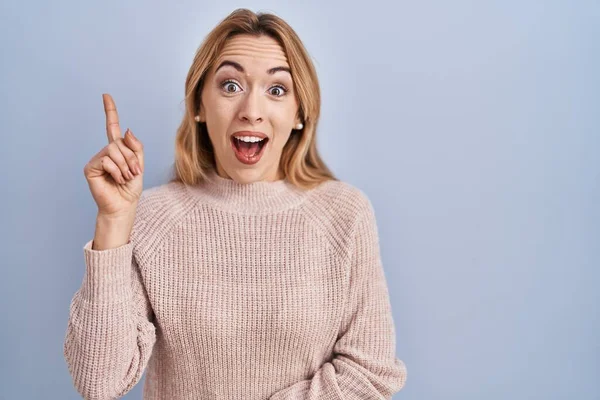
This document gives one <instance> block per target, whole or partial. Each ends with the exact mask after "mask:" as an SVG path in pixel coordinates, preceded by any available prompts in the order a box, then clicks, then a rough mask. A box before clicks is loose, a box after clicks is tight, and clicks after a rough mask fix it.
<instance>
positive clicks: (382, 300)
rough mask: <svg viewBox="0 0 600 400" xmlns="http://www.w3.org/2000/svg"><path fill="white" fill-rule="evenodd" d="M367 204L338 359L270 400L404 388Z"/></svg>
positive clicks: (373, 395) (343, 399)
mask: <svg viewBox="0 0 600 400" xmlns="http://www.w3.org/2000/svg"><path fill="white" fill-rule="evenodd" d="M365 204H366V207H363V210H364V211H361V214H362V216H361V217H359V219H358V222H357V223H356V225H355V229H354V233H353V239H352V241H351V245H350V246H351V247H350V248H351V251H350V253H349V260H350V284H349V290H348V296H347V301H346V303H345V307H346V308H345V313H344V317H343V320H342V324H341V327H340V332H339V334H338V339H337V341H336V343H335V345H334V347H333V358H332V360H331V362H326V363H324V364H323V365H322V366H321V367H320V368H319V369H318V370H317V371H316V372H315V374H314V375H313V376H312V378H311V379H307V380H302V381H299V382H297V383H295V384H293V385H291V386H288V387H286V388H284V389H283V390H280V391H278V392H276V393H275V394H273V395H272V396H271V397H270V399H271V400H301V399H303V400H309V399H311V400H312V399H314V400H316V399H319V400H365V399H391V397H392V395H393V394H394V393H396V392H398V391H400V389H402V387H403V386H404V385H405V382H406V377H407V369H406V365H405V364H404V362H403V361H401V360H400V359H398V358H396V356H395V347H396V337H395V327H394V321H393V317H392V311H391V304H390V299H389V292H388V287H387V283H386V280H385V275H384V270H383V267H382V263H381V258H380V251H379V237H378V232H377V225H376V220H375V214H374V210H373V208H372V205H371V203H370V201H369V200H368V198H367V202H366V203H365Z"/></svg>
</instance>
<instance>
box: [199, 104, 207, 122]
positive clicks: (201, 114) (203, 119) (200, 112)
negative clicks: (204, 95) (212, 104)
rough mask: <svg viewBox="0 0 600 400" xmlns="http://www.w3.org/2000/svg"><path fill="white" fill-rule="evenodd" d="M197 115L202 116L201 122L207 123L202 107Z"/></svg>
mask: <svg viewBox="0 0 600 400" xmlns="http://www.w3.org/2000/svg"><path fill="white" fill-rule="evenodd" d="M197 115H199V116H200V121H199V122H205V120H206V118H205V116H204V107H202V106H200V109H199V110H198V113H197Z"/></svg>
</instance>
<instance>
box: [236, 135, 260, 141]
mask: <svg viewBox="0 0 600 400" xmlns="http://www.w3.org/2000/svg"><path fill="white" fill-rule="evenodd" d="M235 138H236V139H238V140H241V141H242V142H250V143H253V142H260V141H262V140H264V139H261V138H258V137H256V136H235Z"/></svg>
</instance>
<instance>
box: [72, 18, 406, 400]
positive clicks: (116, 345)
mask: <svg viewBox="0 0 600 400" xmlns="http://www.w3.org/2000/svg"><path fill="white" fill-rule="evenodd" d="M185 92H186V114H185V116H184V118H183V122H182V123H181V126H180V128H179V130H178V132H177V139H176V162H175V171H174V172H175V175H174V177H173V179H172V180H171V181H169V182H168V183H166V184H164V185H161V186H157V187H154V188H150V189H146V190H143V191H142V179H143V170H144V155H143V145H142V143H141V142H140V141H139V140H138V139H136V138H135V137H134V135H133V134H132V133H131V131H129V129H128V130H127V132H126V134H125V135H124V137H121V131H120V127H119V123H118V116H117V111H116V107H115V105H114V102H113V100H112V98H111V97H110V96H109V95H105V96H103V99H104V107H105V112H106V118H107V132H108V139H109V144H108V145H107V146H106V147H105V148H104V149H102V150H101V151H100V152H99V153H98V154H96V155H95V156H94V157H93V158H92V159H91V160H90V162H89V163H88V164H87V165H86V167H85V169H84V171H85V176H86V179H87V181H88V184H89V186H90V190H91V192H92V195H93V197H94V200H95V201H96V203H97V205H98V217H97V223H96V231H95V235H94V238H93V239H92V240H90V241H89V242H88V243H87V244H86V245H85V246H84V255H85V262H86V271H85V275H84V279H83V283H82V285H81V287H80V289H79V290H78V291H77V292H76V293H75V295H74V297H73V299H72V302H71V308H70V318H69V323H68V328H67V333H66V337H65V343H64V355H65V358H66V361H67V364H68V367H69V371H70V373H71V376H72V378H73V382H74V385H75V387H76V389H77V390H78V391H79V393H80V394H81V395H83V396H84V397H85V398H94V399H110V398H115V397H120V396H122V395H124V394H125V393H127V392H128V391H129V390H131V388H132V387H133V386H134V385H135V384H136V383H137V382H139V380H140V379H141V377H142V374H143V372H144V371H147V373H146V381H145V384H144V388H143V393H144V399H172V400H176V399H236V400H237V399H278V400H282V399H340V400H341V399H374V398H382V397H383V398H391V396H392V394H393V393H395V392H397V391H399V390H400V389H401V388H402V387H403V386H404V384H405V381H406V366H405V364H404V363H403V362H402V361H401V360H399V359H397V358H396V356H395V329H394V322H393V319H392V313H391V305H390V301H389V293H388V288H387V284H386V281H385V276H384V272H383V268H382V265H381V259H380V254H379V243H378V236H377V226H376V221H375V215H374V212H373V208H372V205H371V202H370V201H369V199H368V198H367V197H366V195H365V194H364V193H363V192H362V191H361V190H359V189H358V188H356V187H354V186H351V185H350V184H348V183H344V182H341V181H339V180H337V179H336V178H334V177H333V175H332V173H331V172H330V171H329V169H328V168H327V167H326V166H325V164H324V163H323V161H322V160H321V158H320V157H319V154H318V152H317V150H316V136H315V135H316V126H317V121H318V119H319V110H320V97H319V86H318V81H317V76H316V73H315V70H314V66H313V65H312V62H311V61H310V58H309V56H308V55H307V52H306V50H305V49H304V47H303V45H302V42H301V41H300V39H299V38H298V37H297V35H296V33H295V32H294V31H293V30H292V28H291V27H290V26H288V25H287V24H286V23H285V22H284V21H283V20H281V19H280V18H278V17H276V16H274V15H271V14H254V13H253V12H251V11H249V10H245V9H238V10H236V11H234V12H233V13H232V14H230V15H229V16H228V17H227V18H226V19H224V20H223V21H222V22H221V23H220V24H219V25H218V26H217V27H216V28H215V29H214V30H213V31H212V32H211V33H210V34H209V35H208V37H207V38H206V39H205V41H204V42H203V43H202V45H201V47H200V48H199V50H198V52H197V54H196V57H195V59H194V61H193V64H192V67H191V69H190V72H189V74H188V76H187V80H186V86H185Z"/></svg>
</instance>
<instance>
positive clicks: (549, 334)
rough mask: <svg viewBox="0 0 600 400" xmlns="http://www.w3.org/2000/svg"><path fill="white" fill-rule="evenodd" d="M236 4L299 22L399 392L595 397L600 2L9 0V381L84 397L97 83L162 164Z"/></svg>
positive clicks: (0, 352)
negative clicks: (373, 225) (389, 310)
mask: <svg viewBox="0 0 600 400" xmlns="http://www.w3.org/2000/svg"><path fill="white" fill-rule="evenodd" d="M237 7H247V8H250V9H252V10H254V11H260V10H263V11H272V12H275V13H277V14H278V15H280V16H281V17H283V18H284V19H285V20H286V21H288V22H289V23H290V24H291V25H292V27H293V28H294V29H295V30H296V31H297V32H298V34H299V35H300V37H301V38H302V40H303V41H304V43H305V45H306V47H307V49H308V51H309V52H310V54H311V55H312V57H313V58H314V62H315V64H316V67H317V70H318V74H319V78H320V81H321V85H322V94H323V106H322V119H321V123H320V129H319V138H318V143H319V148H320V150H321V152H322V154H323V156H324V158H325V160H326V161H327V162H328V164H329V165H330V167H331V168H332V170H333V171H334V172H335V173H336V174H337V175H338V176H339V177H340V178H341V179H343V180H345V181H348V182H350V183H352V184H354V185H356V186H358V187H359V188H361V189H363V190H364V191H365V192H366V193H367V195H368V196H369V197H370V198H371V200H372V202H373V204H374V207H375V211H376V214H377V218H378V226H379V230H380V236H381V251H382V258H383V263H384V268H385V272H386V276H387V279H388V285H389V288H390V292H391V299H392V303H393V312H394V320H395V323H396V327H397V355H398V357H399V358H401V359H402V360H403V361H404V362H405V363H406V365H407V367H408V380H407V384H406V386H405V388H404V389H403V390H402V391H401V392H400V393H398V394H397V395H396V396H394V398H395V399H400V398H402V399H418V400H422V399H427V400H434V399H445V400H448V399H457V400H459V399H460V400H467V399H473V400H475V399H477V400H480V399H487V400H496V399H498V400H499V399H502V400H504V399H545V400H547V399H577V400H591V399H600V389H599V388H598V381H597V379H598V377H599V376H600V341H599V339H598V338H599V336H600V312H599V304H600V291H599V290H598V286H599V284H600V273H599V267H600V245H599V243H600V237H599V236H600V228H599V227H600V210H599V204H600V160H599V159H600V157H599V155H598V152H599V150H600V129H599V128H600V74H599V72H598V71H600V39H599V38H600V6H599V3H598V2H592V1H589V2H586V1H573V2H568V1H562V2H559V1H526V2H521V1H493V2H490V1H488V2H481V1H464V0H459V1H453V2H446V1H439V2H432V1H420V2H410V3H409V2H391V1H390V2H381V1H379V2H378V1H370V2H368V3H366V4H364V3H363V4H360V3H355V4H354V5H349V4H348V3H347V2H342V1H337V2H333V1H332V2H326V1H312V2H311V1H306V2H303V3H302V4H301V3H300V2H296V3H294V4H287V3H285V2H275V1H273V2H267V1H264V2H260V1H255V2H246V3H242V2H233V1H218V2H217V1H212V2H202V1H193V2H192V1H182V2H166V1H165V2H156V1H144V2H142V1H130V2H117V1H102V2H100V1H98V2H95V4H91V3H90V2H82V1H55V2H41V1H40V2H32V1H20V2H17V1H3V2H2V5H1V8H0V43H1V58H2V63H1V66H0V76H1V90H0V116H1V123H2V128H1V129H2V143H1V151H2V156H1V157H0V163H2V165H1V166H2V174H1V179H2V181H1V182H0V183H1V187H2V197H1V198H2V207H1V208H0V209H1V212H2V216H1V218H2V224H1V225H2V228H1V232H0V233H1V235H2V237H1V241H0V243H2V279H0V312H1V320H0V325H1V326H2V328H1V329H0V380H1V382H0V398H1V399H76V398H79V396H78V395H77V393H76V392H75V390H74V388H73V387H72V384H71V378H70V376H69V375H68V371H67V366H66V363H65V361H64V359H63V354H62V345H63V339H64V335H65V330H66V325H67V318H68V308H69V307H68V306H69V302H70V300H71V298H72V296H73V294H74V292H75V291H76V290H77V289H78V287H79V285H80V284H81V281H82V278H83V272H84V258H83V249H82V247H83V245H84V244H85V243H86V242H87V241H88V240H90V239H91V238H92V237H93V234H94V224H95V215H96V207H95V203H94V202H93V199H92V197H91V195H90V193H89V188H88V186H87V183H86V181H85V178H84V176H83V167H84V165H85V164H86V162H87V161H88V160H89V159H90V158H91V157H92V156H93V155H94V154H95V153H96V152H98V151H99V150H100V149H101V148H102V147H103V146H105V145H106V144H107V138H106V133H105V127H104V123H105V122H104V112H103V108H102V97H101V96H102V93H105V92H108V93H111V94H112V95H113V97H114V99H115V101H116V103H117V107H118V109H119V112H120V117H121V123H122V127H123V130H124V129H125V128H126V127H130V128H131V129H132V130H133V132H135V134H136V135H138V137H139V138H140V139H141V140H142V141H143V142H144V145H145V154H146V160H147V161H146V177H145V187H146V188H148V187H153V186H155V185H158V184H161V183H163V182H164V181H165V180H166V178H167V177H168V172H169V169H170V167H171V163H172V160H173V153H174V151H173V148H174V137H175V131H176V128H177V126H178V124H179V122H180V120H181V116H182V113H183V94H184V92H183V88H184V80H185V76H186V73H187V71H188V68H189V66H190V64H191V62H192V57H193V55H194V52H195V51H196V49H197V47H198V46H199V44H200V42H201V40H202V39H203V38H204V36H205V35H206V34H207V33H208V32H209V31H210V30H211V29H212V28H213V27H214V26H215V25H216V24H217V23H218V22H219V21H220V20H221V19H222V18H224V17H225V16H226V15H227V14H228V13H230V12H231V11H233V9H235V8H237ZM142 385H143V382H140V383H139V384H138V385H137V386H136V387H135V388H134V389H133V390H132V391H131V392H130V394H128V395H127V396H126V398H128V399H139V398H141V389H142Z"/></svg>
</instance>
